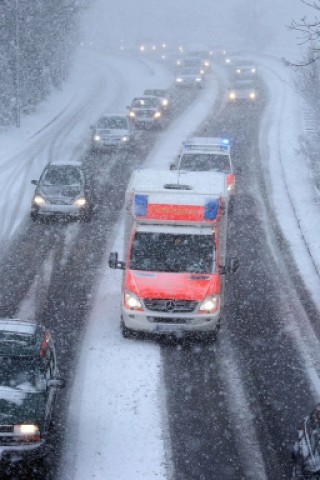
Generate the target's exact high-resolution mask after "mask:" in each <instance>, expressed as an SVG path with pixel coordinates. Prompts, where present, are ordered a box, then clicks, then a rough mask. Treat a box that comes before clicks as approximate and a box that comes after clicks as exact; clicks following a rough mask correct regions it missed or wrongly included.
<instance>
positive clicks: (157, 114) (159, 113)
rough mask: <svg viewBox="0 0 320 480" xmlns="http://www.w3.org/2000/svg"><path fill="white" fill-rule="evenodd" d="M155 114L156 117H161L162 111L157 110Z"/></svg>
mask: <svg viewBox="0 0 320 480" xmlns="http://www.w3.org/2000/svg"><path fill="white" fill-rule="evenodd" d="M153 116H154V118H160V117H161V112H156V113H155V114H154V115H153Z"/></svg>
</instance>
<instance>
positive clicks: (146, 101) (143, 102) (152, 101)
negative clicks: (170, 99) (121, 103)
mask: <svg viewBox="0 0 320 480" xmlns="http://www.w3.org/2000/svg"><path fill="white" fill-rule="evenodd" d="M132 106H133V107H139V108H155V107H157V106H158V100H157V99H156V98H135V99H134V100H133V102H132Z"/></svg>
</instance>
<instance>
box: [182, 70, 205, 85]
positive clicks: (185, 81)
mask: <svg viewBox="0 0 320 480" xmlns="http://www.w3.org/2000/svg"><path fill="white" fill-rule="evenodd" d="M176 86H177V87H198V88H203V87H204V75H203V74H202V73H201V72H200V70H199V69H198V68H193V67H181V68H180V69H179V70H178V72H177V74H176Z"/></svg>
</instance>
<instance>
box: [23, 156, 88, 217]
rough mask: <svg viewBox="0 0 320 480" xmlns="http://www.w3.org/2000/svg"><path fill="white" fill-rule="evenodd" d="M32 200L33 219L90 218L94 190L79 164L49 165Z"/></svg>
mask: <svg viewBox="0 0 320 480" xmlns="http://www.w3.org/2000/svg"><path fill="white" fill-rule="evenodd" d="M31 183H33V184H34V185H36V189H35V192H34V195H33V198H32V203H31V218H32V219H33V220H35V219H37V218H39V217H42V218H44V217H47V218H48V217H52V216H58V217H61V216H63V217H75V218H82V219H84V220H89V219H90V217H91V212H92V198H91V189H90V186H89V183H88V181H87V179H86V176H85V173H84V171H83V169H82V167H81V165H80V164H79V163H76V162H74V163H72V162H69V163H65V164H60V163H59V164H49V165H47V166H46V167H45V169H44V170H43V172H42V174H41V176H40V179H39V180H32V182H31Z"/></svg>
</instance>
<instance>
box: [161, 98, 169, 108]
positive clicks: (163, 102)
mask: <svg viewBox="0 0 320 480" xmlns="http://www.w3.org/2000/svg"><path fill="white" fill-rule="evenodd" d="M168 105H169V100H168V99H167V98H164V99H163V100H162V106H163V107H167V106H168Z"/></svg>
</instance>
